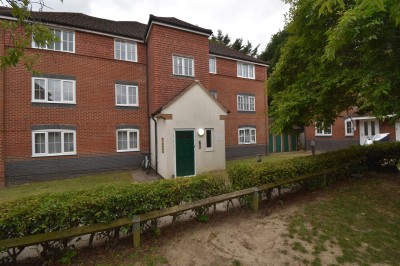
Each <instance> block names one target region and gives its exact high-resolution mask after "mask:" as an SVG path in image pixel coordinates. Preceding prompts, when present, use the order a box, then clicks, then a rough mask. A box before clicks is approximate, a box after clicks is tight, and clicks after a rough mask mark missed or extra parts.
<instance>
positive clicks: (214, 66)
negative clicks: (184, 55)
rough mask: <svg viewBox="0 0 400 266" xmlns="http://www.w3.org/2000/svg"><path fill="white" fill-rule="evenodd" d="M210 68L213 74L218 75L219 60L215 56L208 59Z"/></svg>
mask: <svg viewBox="0 0 400 266" xmlns="http://www.w3.org/2000/svg"><path fill="white" fill-rule="evenodd" d="M208 67H209V72H210V73H211V74H217V58H216V57H215V56H210V57H209V58H208Z"/></svg>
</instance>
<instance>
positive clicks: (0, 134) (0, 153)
mask: <svg viewBox="0 0 400 266" xmlns="http://www.w3.org/2000/svg"><path fill="white" fill-rule="evenodd" d="M3 55H4V31H2V30H1V31H0V56H3ZM4 108H5V107H4V71H3V70H1V71H0V187H4V186H5V185H6V180H5V162H4V160H5V147H4V144H5V139H4V137H5V134H4V133H5V132H4V130H5V128H4V125H5V124H4V114H5V109H4Z"/></svg>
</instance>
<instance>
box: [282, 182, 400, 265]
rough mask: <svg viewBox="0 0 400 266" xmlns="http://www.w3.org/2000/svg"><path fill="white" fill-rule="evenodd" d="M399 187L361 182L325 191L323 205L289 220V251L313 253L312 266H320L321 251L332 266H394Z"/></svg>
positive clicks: (399, 255)
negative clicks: (328, 256)
mask: <svg viewBox="0 0 400 266" xmlns="http://www.w3.org/2000/svg"><path fill="white" fill-rule="evenodd" d="M399 178H400V176H399ZM399 187H400V182H399V181H398V180H393V179H390V180H388V179H372V178H365V179H363V180H360V181H358V182H355V181H354V182H351V183H350V184H348V186H346V187H340V188H338V189H332V190H328V194H329V199H328V200H324V201H321V202H318V203H313V204H311V205H309V206H307V207H306V208H305V209H304V210H302V211H301V213H297V214H296V215H294V216H293V217H291V218H290V223H289V226H288V234H287V236H286V237H287V239H288V242H289V243H290V246H291V248H292V250H293V252H294V253H295V254H296V255H297V256H299V257H301V256H302V254H304V253H310V254H312V256H313V262H312V264H313V265H321V264H322V265H323V264H324V256H323V255H324V253H326V252H328V253H330V254H331V255H332V254H335V256H336V263H337V264H347V263H349V264H358V265H369V264H388V265H398V263H399V262H400V219H399V217H400V189H399ZM301 243H303V244H304V245H303V244H301ZM304 246H308V248H309V249H310V250H306V249H305V248H304Z"/></svg>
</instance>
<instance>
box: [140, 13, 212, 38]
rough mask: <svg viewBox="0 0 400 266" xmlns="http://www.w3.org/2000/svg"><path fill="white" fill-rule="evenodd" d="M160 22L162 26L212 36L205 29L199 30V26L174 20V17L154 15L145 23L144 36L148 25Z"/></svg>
mask: <svg viewBox="0 0 400 266" xmlns="http://www.w3.org/2000/svg"><path fill="white" fill-rule="evenodd" d="M153 21H154V22H160V23H164V24H168V25H171V26H176V27H180V28H184V29H188V30H194V31H198V32H201V33H205V34H208V35H211V34H212V30H209V29H205V28H201V27H199V26H196V25H193V24H190V23H187V22H185V21H182V20H180V19H177V18H174V17H156V16H154V15H152V14H151V15H150V18H149V22H148V23H147V25H148V26H147V30H146V34H147V31H148V30H149V29H150V25H151V23H152V22H153Z"/></svg>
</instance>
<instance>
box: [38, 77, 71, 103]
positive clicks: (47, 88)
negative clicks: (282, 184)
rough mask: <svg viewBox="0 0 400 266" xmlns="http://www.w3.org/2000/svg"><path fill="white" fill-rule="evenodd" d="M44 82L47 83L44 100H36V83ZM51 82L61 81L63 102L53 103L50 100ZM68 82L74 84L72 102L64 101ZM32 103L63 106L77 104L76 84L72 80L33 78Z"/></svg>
mask: <svg viewBox="0 0 400 266" xmlns="http://www.w3.org/2000/svg"><path fill="white" fill-rule="evenodd" d="M36 80H42V81H44V83H45V91H44V99H36V97H35V81H36ZM49 81H59V82H60V83H61V91H60V94H61V101H51V100H49ZM65 82H68V83H71V84H72V98H73V99H72V100H71V101H67V100H64V99H63V97H64V83H65ZM32 102H35V103H62V104H75V103H76V82H75V80H72V79H52V78H42V77H33V78H32Z"/></svg>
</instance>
